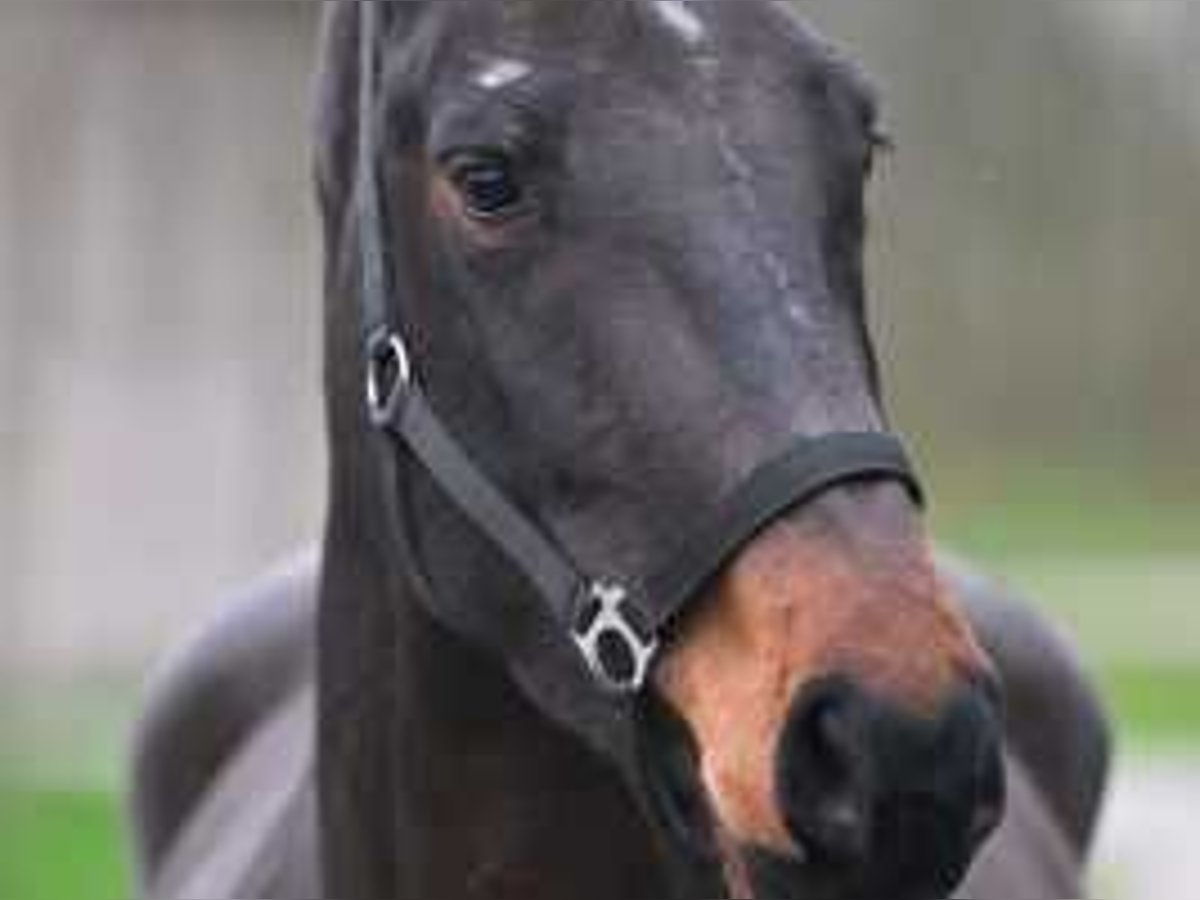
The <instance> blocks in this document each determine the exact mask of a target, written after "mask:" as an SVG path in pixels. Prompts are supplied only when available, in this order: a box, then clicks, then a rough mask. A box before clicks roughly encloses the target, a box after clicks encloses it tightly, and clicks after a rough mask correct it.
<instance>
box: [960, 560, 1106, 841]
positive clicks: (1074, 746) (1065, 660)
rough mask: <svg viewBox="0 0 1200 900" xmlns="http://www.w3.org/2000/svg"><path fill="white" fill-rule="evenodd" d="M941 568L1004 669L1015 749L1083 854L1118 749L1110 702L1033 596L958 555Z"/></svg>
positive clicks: (1011, 740)
mask: <svg viewBox="0 0 1200 900" xmlns="http://www.w3.org/2000/svg"><path fill="white" fill-rule="evenodd" d="M941 569H942V572H943V574H944V576H945V577H946V578H947V580H948V581H949V583H950V584H951V585H952V586H953V587H954V588H955V590H956V591H957V593H958V595H959V596H960V597H961V598H962V602H963V604H964V607H965V610H966V613H967V615H968V617H969V618H970V620H971V623H972V625H973V626H974V628H975V630H976V633H977V634H978V636H979V639H980V640H981V642H982V643H983V644H984V646H985V647H986V649H987V650H988V652H989V653H990V655H991V656H992V659H993V660H994V661H995V664H996V666H997V669H998V670H999V673H1000V676H1001V679H1002V681H1003V685H1004V689H1005V695H1006V697H1005V699H1006V713H1007V731H1008V742H1009V748H1010V752H1011V753H1012V754H1013V755H1014V756H1015V757H1016V758H1017V760H1019V762H1020V764H1021V766H1022V769H1023V771H1024V772H1027V773H1028V777H1029V779H1030V780H1031V781H1032V783H1033V785H1034V786H1036V789H1037V791H1038V792H1039V793H1040V795H1041V796H1042V797H1044V798H1045V801H1046V803H1048V804H1049V807H1050V809H1051V811H1052V812H1053V815H1054V819H1055V820H1056V821H1057V822H1058V823H1059V825H1060V827H1061V828H1062V829H1063V831H1064V836H1065V837H1066V839H1067V840H1068V841H1069V843H1070V846H1071V848H1072V850H1073V851H1074V852H1075V854H1076V855H1077V858H1078V859H1079V860H1081V861H1082V860H1084V859H1086V858H1087V856H1088V853H1089V851H1090V848H1091V845H1092V841H1093V839H1094V837H1095V831H1096V826H1097V822H1098V819H1099V816H1100V812H1101V806H1102V804H1103V800H1104V794H1105V789H1106V787H1107V784H1108V776H1109V768H1110V763H1111V756H1112V730H1111V727H1110V724H1109V721H1108V717H1107V714H1106V712H1105V710H1104V708H1103V705H1102V703H1101V701H1100V699H1099V697H1098V695H1097V693H1096V691H1095V689H1094V688H1093V686H1092V683H1091V681H1090V679H1089V678H1088V677H1087V675H1086V674H1085V671H1084V667H1083V664H1082V663H1081V661H1080V659H1079V657H1078V655H1077V653H1076V652H1075V650H1074V649H1073V648H1072V646H1071V645H1070V644H1069V643H1068V641H1067V640H1066V638H1064V637H1063V636H1061V635H1060V634H1059V632H1058V631H1057V629H1055V628H1054V627H1053V626H1052V625H1051V624H1050V623H1049V622H1048V621H1047V620H1046V619H1045V618H1044V617H1043V616H1042V615H1040V614H1039V613H1037V612H1035V611H1034V609H1033V608H1032V607H1031V606H1030V605H1029V604H1027V603H1026V602H1025V601H1023V600H1022V599H1021V598H1020V597H1018V596H1017V595H1016V594H1015V593H1014V592H1013V591H1011V590H1009V589H1007V588H1005V587H1003V586H1001V585H999V584H998V583H996V582H995V581H992V580H990V579H988V578H986V577H985V576H983V575H982V574H980V573H979V572H977V571H976V570H974V569H972V568H970V567H969V566H967V565H966V564H964V563H963V562H961V561H959V560H953V559H943V560H941Z"/></svg>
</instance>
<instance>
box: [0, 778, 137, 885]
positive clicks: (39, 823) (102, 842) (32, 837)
mask: <svg viewBox="0 0 1200 900" xmlns="http://www.w3.org/2000/svg"><path fill="white" fill-rule="evenodd" d="M118 805H119V804H118V803H117V800H116V798H115V796H114V795H113V794H111V793H108V792H105V791H98V790H97V791H57V790H32V789H29V788H21V787H16V788H11V787H10V788H8V789H2V790H0V807H2V811H0V848H3V849H2V850H0V897H5V898H9V897H11V898H20V900H84V898H89V900H124V898H127V897H129V896H131V892H130V889H129V879H128V874H127V871H128V870H127V866H126V859H125V851H124V841H123V838H122V832H121V825H120V816H119V814H118Z"/></svg>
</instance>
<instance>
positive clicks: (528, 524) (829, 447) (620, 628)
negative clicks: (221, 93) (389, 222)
mask: <svg viewBox="0 0 1200 900" xmlns="http://www.w3.org/2000/svg"><path fill="white" fill-rule="evenodd" d="M358 6H359V10H360V15H361V17H362V18H361V21H360V34H359V41H360V54H361V57H360V71H359V110H358V112H359V138H358V142H359V144H358V185H357V196H358V203H359V215H360V228H361V232H362V233H361V235H360V237H359V242H360V246H361V259H360V267H361V273H360V275H361V278H362V284H361V289H360V292H361V304H362V324H363V329H364V335H365V338H364V339H365V356H366V371H367V375H366V401H367V410H368V414H369V417H370V421H371V424H372V425H373V426H374V428H375V429H376V430H377V431H379V432H380V433H381V434H384V435H386V436H387V437H389V438H390V439H391V440H392V441H394V442H395V444H396V445H397V446H398V447H402V448H406V449H407V450H408V451H409V452H410V453H411V454H412V455H413V456H414V457H415V458H416V459H417V460H418V461H420V463H421V464H422V465H423V466H424V468H425V469H426V470H427V472H428V473H429V474H430V475H431V476H432V477H433V479H434V480H435V481H436V482H437V484H438V485H439V486H440V487H441V489H442V490H443V491H444V492H445V493H446V495H447V496H448V497H449V498H450V499H451V500H453V502H454V503H455V504H456V506H457V507H458V508H459V509H460V510H461V511H462V512H463V513H465V514H466V515H467V517H468V518H469V519H470V520H471V521H472V522H473V523H474V524H475V526H476V527H478V528H479V529H480V530H481V531H482V532H483V533H484V534H485V535H486V536H487V537H488V538H489V539H490V540H491V541H492V542H493V543H494V544H496V545H497V546H498V547H499V548H500V549H501V550H503V551H504V553H505V555H506V556H507V558H508V559H509V560H510V561H511V562H512V564H513V565H515V566H516V567H517V568H518V569H519V570H520V571H521V572H522V573H524V575H525V576H526V578H527V579H528V580H529V582H530V583H531V585H532V586H533V587H534V589H535V590H536V592H537V594H538V596H539V598H540V600H541V602H542V603H543V604H544V606H545V608H546V610H547V611H548V612H549V613H550V614H551V615H552V616H553V618H554V621H555V622H557V623H558V625H559V627H560V628H561V629H562V633H563V634H564V636H565V638H566V639H568V640H569V641H570V642H571V643H572V644H573V645H574V646H575V648H576V649H577V651H578V652H579V654H580V655H581V656H582V658H583V661H584V663H585V664H586V665H587V668H588V669H589V671H590V672H591V673H592V676H593V677H594V679H595V681H596V683H597V685H598V686H599V687H600V688H601V689H603V690H604V691H605V692H607V693H610V694H612V695H614V696H632V695H637V694H639V693H640V692H641V691H642V689H643V688H644V687H645V686H646V682H647V680H648V678H649V675H650V672H651V670H652V668H653V665H654V661H655V659H656V657H657V655H658V650H659V647H660V636H661V635H662V633H663V630H664V629H665V628H666V627H667V626H668V625H669V624H670V623H672V622H673V621H674V620H676V619H677V618H678V617H679V616H680V615H681V614H682V612H683V611H684V609H685V607H686V606H687V604H688V603H689V602H690V600H691V599H692V598H693V597H694V596H696V594H697V593H698V591H699V590H700V589H701V588H702V587H703V585H704V584H705V582H707V581H708V580H709V579H710V578H711V577H712V576H713V575H714V574H715V573H716V572H717V571H719V570H720V569H721V568H722V567H723V566H724V564H725V563H726V562H728V560H729V559H730V558H731V557H732V556H733V555H734V554H735V553H736V552H737V551H738V550H739V549H740V548H741V547H743V546H744V545H745V544H746V543H747V542H749V541H750V540H751V539H753V538H754V536H755V535H757V534H758V533H759V532H760V531H761V530H762V529H763V528H765V527H766V526H767V525H769V524H770V523H771V522H772V521H773V520H775V519H776V518H777V517H778V516H780V515H781V514H783V513H784V512H785V511H786V510H788V509H790V508H792V507H794V506H797V505H802V504H805V503H811V502H812V501H814V500H815V499H817V498H818V497H820V496H821V495H822V494H824V493H826V492H827V491H829V490H830V489H831V488H833V487H836V486H838V485H841V484H845V483H847V482H851V481H859V480H863V479H891V480H895V481H898V482H900V483H901V484H903V485H904V486H905V487H906V488H907V489H908V491H909V493H910V494H911V495H912V497H913V498H914V499H915V500H916V501H917V502H918V503H923V500H924V495H923V491H922V488H921V483H920V481H919V480H918V478H917V476H916V474H915V473H914V471H913V468H912V465H911V464H910V462H909V460H908V457H907V455H906V453H905V451H904V447H903V445H902V444H901V443H900V442H899V441H898V440H897V439H896V438H895V437H893V436H891V435H888V434H884V433H878V432H845V433H834V434H827V435H823V436H820V437H797V438H796V439H795V441H794V442H793V443H792V445H791V447H790V449H788V450H787V451H786V452H785V453H784V454H783V455H782V456H780V457H779V458H777V459H774V460H771V461H769V462H768V463H766V464H765V465H763V466H762V467H760V468H759V469H758V470H756V471H755V472H754V473H753V474H751V476H750V477H749V478H748V479H747V480H746V481H745V482H744V483H743V484H742V485H741V486H740V487H739V488H738V489H737V490H736V491H735V492H734V493H733V495H732V496H731V497H729V498H728V499H727V500H726V501H725V502H724V503H723V505H722V506H721V507H720V508H719V509H718V510H717V512H716V514H715V515H714V516H713V517H712V518H711V519H710V520H708V521H707V522H705V523H703V524H702V525H701V527H700V528H698V529H696V530H695V531H694V532H693V533H692V534H691V535H690V536H689V537H688V538H687V540H685V542H684V544H683V546H682V549H681V550H680V551H679V552H677V553H676V554H675V555H673V556H672V557H671V558H670V559H669V560H667V564H666V565H665V566H664V567H663V568H662V569H660V570H659V571H658V572H657V574H656V575H654V576H652V577H651V578H649V579H648V580H647V581H646V582H645V584H646V590H645V592H644V593H640V594H638V595H636V596H635V595H634V594H632V593H631V592H630V590H629V589H628V588H626V587H625V586H624V584H623V583H622V582H620V581H617V580H606V579H602V578H595V577H590V576H589V575H587V574H585V573H584V572H583V571H582V570H581V569H580V568H579V567H578V566H577V565H576V564H575V563H574V562H573V561H572V559H571V558H570V556H569V555H568V554H567V553H566V552H565V551H564V550H563V549H562V548H561V547H559V546H558V545H557V544H556V543H555V542H554V541H553V540H551V539H550V538H549V537H548V536H547V535H546V533H545V532H544V531H543V530H542V529H541V528H540V527H539V525H538V524H537V523H535V522H534V521H533V520H532V519H531V518H530V517H529V516H528V515H527V514H525V513H524V512H522V511H521V510H520V509H518V508H517V507H516V506H515V505H514V504H513V503H512V502H511V501H510V500H509V499H508V498H507V497H506V496H505V495H504V493H503V492H502V491H501V489H500V488H499V487H498V486H497V485H496V484H495V483H494V482H493V481H492V480H491V479H490V478H489V477H488V476H487V475H486V474H484V473H483V472H482V471H481V470H480V469H479V468H478V467H477V466H476V465H475V464H474V462H472V460H471V458H470V456H469V455H468V454H467V452H466V451H465V449H464V448H463V447H462V445H461V444H460V443H459V442H458V441H457V440H456V439H455V438H454V436H453V435H452V434H450V432H449V431H448V430H447V429H446V427H445V426H444V425H443V424H442V422H441V420H440V419H439V418H438V416H437V415H436V414H435V412H434V410H433V408H432V407H431V406H430V404H429V401H428V398H427V396H426V395H425V393H424V391H423V390H422V389H421V386H420V384H419V381H418V379H417V375H416V371H415V368H414V364H413V360H412V358H411V356H410V354H409V350H408V345H407V343H406V342H405V339H404V335H403V333H402V331H401V329H400V328H398V327H396V326H395V325H394V324H392V323H391V321H390V318H391V317H390V315H389V311H388V284H387V266H386V258H385V254H384V217H383V206H382V197H381V193H380V184H379V177H378V173H377V171H376V168H375V166H376V160H375V158H374V153H375V149H376V147H377V143H376V132H377V127H376V126H377V122H378V118H377V115H378V111H377V110H376V109H375V104H376V84H377V78H378V72H377V68H378V63H379V60H378V53H377V47H376V42H377V39H378V30H379V29H378V24H377V23H378V19H377V6H378V5H377V4H376V3H372V2H363V3H359V4H358Z"/></svg>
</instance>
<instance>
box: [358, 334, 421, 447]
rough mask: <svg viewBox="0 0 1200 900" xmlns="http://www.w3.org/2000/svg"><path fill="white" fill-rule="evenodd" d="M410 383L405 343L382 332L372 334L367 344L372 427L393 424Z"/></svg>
mask: <svg viewBox="0 0 1200 900" xmlns="http://www.w3.org/2000/svg"><path fill="white" fill-rule="evenodd" d="M412 382H413V371H412V361H411V359H410V358H409V355H408V347H407V346H405V344H404V339H403V338H401V337H400V335H398V334H397V333H396V332H394V331H387V330H383V329H381V330H380V331H378V332H376V333H375V334H373V335H372V336H371V339H370V340H369V341H368V343H367V409H368V411H369V412H370V414H371V422H372V423H373V424H374V425H376V426H377V427H383V426H385V425H388V424H390V423H392V422H394V421H395V419H396V415H397V413H398V412H399V411H400V404H401V403H402V402H403V400H404V397H405V395H406V394H407V393H408V389H409V387H411V385H412Z"/></svg>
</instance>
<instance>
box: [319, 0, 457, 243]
mask: <svg viewBox="0 0 1200 900" xmlns="http://www.w3.org/2000/svg"><path fill="white" fill-rule="evenodd" d="M371 2H372V0H338V2H330V3H325V4H324V7H325V10H324V17H323V19H322V24H321V32H320V40H319V43H318V52H317V71H316V80H315V88H316V96H315V110H314V112H315V114H314V130H315V153H314V161H313V162H314V167H315V175H316V180H317V190H318V195H319V199H320V202H321V207H322V210H323V212H324V214H325V216H326V219H327V221H337V220H338V219H339V218H340V216H339V215H338V210H339V209H341V208H342V207H343V206H344V205H345V200H346V198H347V197H348V196H349V195H350V192H351V191H352V189H353V185H354V166H355V153H356V148H357V142H358V77H359V35H360V31H361V25H362V19H363V16H362V10H363V7H364V6H365V5H366V4H367V3H371ZM374 5H375V7H376V9H377V12H376V15H377V16H378V17H379V18H378V24H379V27H380V30H381V37H380V38H379V39H380V40H381V41H384V42H386V43H387V44H388V45H394V43H395V42H396V41H399V40H402V39H403V37H404V36H405V35H408V34H410V33H411V32H413V31H415V30H416V27H417V24H418V22H419V21H420V20H421V17H422V16H423V15H424V14H425V13H426V12H427V11H428V10H429V9H430V8H431V7H432V6H433V5H434V0H397V2H378V0H376V2H375V3H374Z"/></svg>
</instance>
